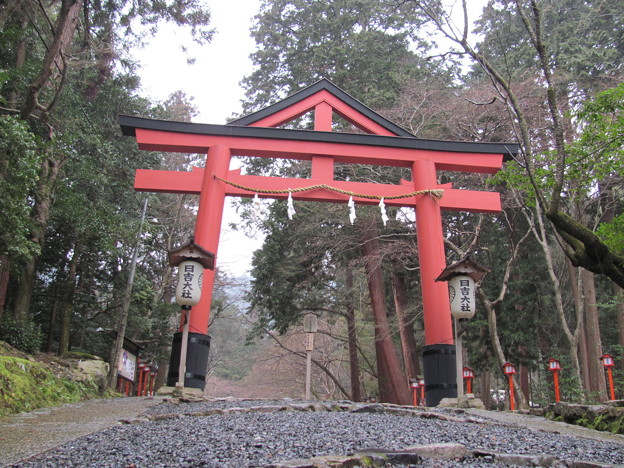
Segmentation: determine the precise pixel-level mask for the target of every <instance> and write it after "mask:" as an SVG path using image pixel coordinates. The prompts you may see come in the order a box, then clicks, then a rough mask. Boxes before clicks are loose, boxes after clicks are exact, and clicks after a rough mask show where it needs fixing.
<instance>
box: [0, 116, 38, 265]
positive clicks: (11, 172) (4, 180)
mask: <svg viewBox="0 0 624 468" xmlns="http://www.w3.org/2000/svg"><path fill="white" fill-rule="evenodd" d="M37 149H38V145H37V139H36V137H35V136H34V135H33V134H32V132H31V131H30V129H29V128H28V125H27V124H26V122H24V121H22V120H20V119H18V118H17V117H15V116H11V115H0V206H2V209H1V210H0V255H8V256H9V258H10V259H12V260H19V259H24V258H27V257H29V256H31V255H33V254H35V253H36V252H37V251H38V249H37V246H36V245H34V244H33V243H32V242H31V241H30V240H29V232H30V229H31V223H30V218H29V216H30V210H31V209H32V200H31V199H30V198H29V195H30V191H31V190H32V189H33V187H34V186H35V185H36V184H37V180H38V178H39V169H40V160H41V154H40V153H38V152H37Z"/></svg>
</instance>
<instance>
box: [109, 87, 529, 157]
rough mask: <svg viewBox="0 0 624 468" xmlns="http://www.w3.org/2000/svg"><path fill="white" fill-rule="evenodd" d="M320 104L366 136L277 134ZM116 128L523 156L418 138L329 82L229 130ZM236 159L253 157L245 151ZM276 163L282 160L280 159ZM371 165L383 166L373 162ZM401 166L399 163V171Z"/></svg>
mask: <svg viewBox="0 0 624 468" xmlns="http://www.w3.org/2000/svg"><path fill="white" fill-rule="evenodd" d="M320 104H327V105H329V106H330V107H331V110H332V112H335V113H337V114H338V115H340V116H341V117H342V118H344V119H345V120H347V121H348V122H350V123H352V124H353V125H355V126H356V127H358V128H360V129H361V130H363V131H364V132H365V133H366V134H356V133H339V132H327V131H311V130H292V129H284V128H275V127H279V126H280V125H283V124H284V123H287V122H290V121H292V120H294V119H296V118H297V117H299V116H301V115H304V114H306V113H307V112H309V111H311V110H313V109H315V108H316V106H318V105H320ZM118 122H119V124H120V126H121V130H122V132H123V134H124V135H127V136H135V137H136V136H137V134H136V130H137V129H142V130H148V131H149V130H154V131H159V132H169V133H174V134H176V133H177V134H187V135H197V136H199V135H204V136H210V137H235V138H255V139H271V140H281V141H284V140H288V141H299V142H323V143H339V144H354V145H363V146H380V147H386V148H403V149H422V150H431V151H442V152H458V153H459V152H461V153H481V154H492V155H495V154H498V155H503V158H504V159H505V160H509V159H511V157H512V156H514V155H516V154H517V153H518V151H519V146H518V144H517V143H483V142H462V141H443V140H426V139H420V138H417V137H415V136H414V135H412V134H411V133H409V132H408V131H407V130H405V129H403V128H401V127H399V126H398V125H396V124H394V123H392V122H390V121H389V120H387V119H386V118H384V117H382V116H381V115H379V114H378V113H376V112H375V111H373V110H372V109H370V108H368V107H366V106H365V105H364V104H362V103H361V102H359V101H358V100H357V99H355V98H353V97H352V96H350V95H349V94H347V93H346V92H344V91H343V90H341V89H340V88H338V87H337V86H336V85H334V84H333V83H331V82H330V81H329V80H327V79H322V80H320V81H317V82H316V83H314V84H313V85H311V86H308V87H307V88H304V89H302V90H301V91H298V92H296V93H295V94H293V95H291V96H289V97H287V98H285V99H283V100H282V101H279V102H277V103H275V104H273V105H270V106H268V107H266V108H264V109H261V110H259V111H257V112H254V113H252V114H249V115H247V116H245V117H241V118H240V119H237V120H234V121H232V122H230V123H229V124H227V125H213V124H199V123H191V122H175V121H169V120H157V119H146V118H142V117H133V116H127V115H119V116H118ZM140 146H141V144H140ZM202 148H203V147H195V146H192V145H191V146H188V147H185V148H182V147H177V146H176V145H163V144H157V145H151V146H150V145H148V144H143V146H142V149H149V150H157V151H183V152H201V151H202ZM235 154H239V155H251V154H248V153H246V152H245V151H242V152H239V153H235ZM276 157H284V156H283V155H281V156H280V155H279V154H278V155H276ZM337 161H338V160H337ZM342 162H348V161H342ZM370 163H371V164H381V163H380V162H374V161H371V162H370ZM401 164H402V163H397V164H396V165H401Z"/></svg>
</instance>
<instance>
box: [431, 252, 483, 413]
mask: <svg viewBox="0 0 624 468" xmlns="http://www.w3.org/2000/svg"><path fill="white" fill-rule="evenodd" d="M488 271H489V270H488V269H487V268H485V267H483V266H481V265H479V264H478V263H476V262H473V261H472V260H470V259H469V258H468V257H465V258H464V259H463V260H460V261H459V262H457V263H453V264H452V265H449V266H448V267H446V268H445V269H444V271H443V272H442V273H440V276H438V277H437V278H436V281H448V285H449V296H450V299H451V314H452V315H453V318H454V319H455V374H456V384H457V398H458V401H459V398H460V397H462V396H463V393H464V384H463V382H464V381H463V377H464V375H463V367H462V353H463V349H462V337H461V335H462V331H461V330H460V324H461V321H462V320H467V319H470V318H472V317H473V316H474V314H475V311H476V300H475V283H478V282H479V281H481V279H482V278H483V277H484V276H485V274H486V273H487V272H488ZM425 378H426V376H425Z"/></svg>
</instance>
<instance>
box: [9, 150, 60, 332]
mask: <svg viewBox="0 0 624 468" xmlns="http://www.w3.org/2000/svg"><path fill="white" fill-rule="evenodd" d="M46 151H47V152H48V155H47V157H46V158H45V159H44V161H43V163H42V169H41V175H40V177H39V182H38V184H37V189H36V192H35V205H34V207H33V214H32V216H31V219H32V221H33V226H34V227H33V229H32V231H31V233H30V241H31V242H32V243H33V244H35V245H36V246H38V247H39V248H40V249H42V248H43V243H44V240H45V230H46V227H47V225H48V220H49V219H50V207H51V204H52V193H53V188H54V184H55V183H56V179H57V177H58V174H59V171H60V169H61V167H62V166H63V163H64V159H63V158H62V157H61V158H55V157H54V154H53V153H54V150H53V149H52V147H51V146H48V148H47V149H46ZM36 274H37V257H35V256H33V257H32V258H31V259H30V260H28V261H27V262H26V263H25V265H24V268H23V269H22V274H21V276H20V278H19V284H18V286H17V290H16V293H15V306H14V314H15V318H16V320H18V321H20V322H22V323H26V322H27V321H28V319H29V312H30V302H31V299H32V293H33V289H34V285H35V275H36Z"/></svg>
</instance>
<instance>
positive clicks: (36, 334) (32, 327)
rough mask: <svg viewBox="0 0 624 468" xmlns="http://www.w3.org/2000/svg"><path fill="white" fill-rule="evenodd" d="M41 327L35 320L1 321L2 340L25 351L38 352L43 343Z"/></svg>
mask: <svg viewBox="0 0 624 468" xmlns="http://www.w3.org/2000/svg"><path fill="white" fill-rule="evenodd" d="M42 339H43V338H42V335H41V329H40V328H39V326H38V325H36V324H35V323H33V322H27V323H20V322H17V321H15V320H13V319H6V320H4V321H2V322H0V341H6V342H7V343H9V344H10V345H11V346H13V347H15V348H17V349H19V350H20V351H24V352H25V353H31V354H33V353H38V352H39V351H40V350H41V343H42Z"/></svg>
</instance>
